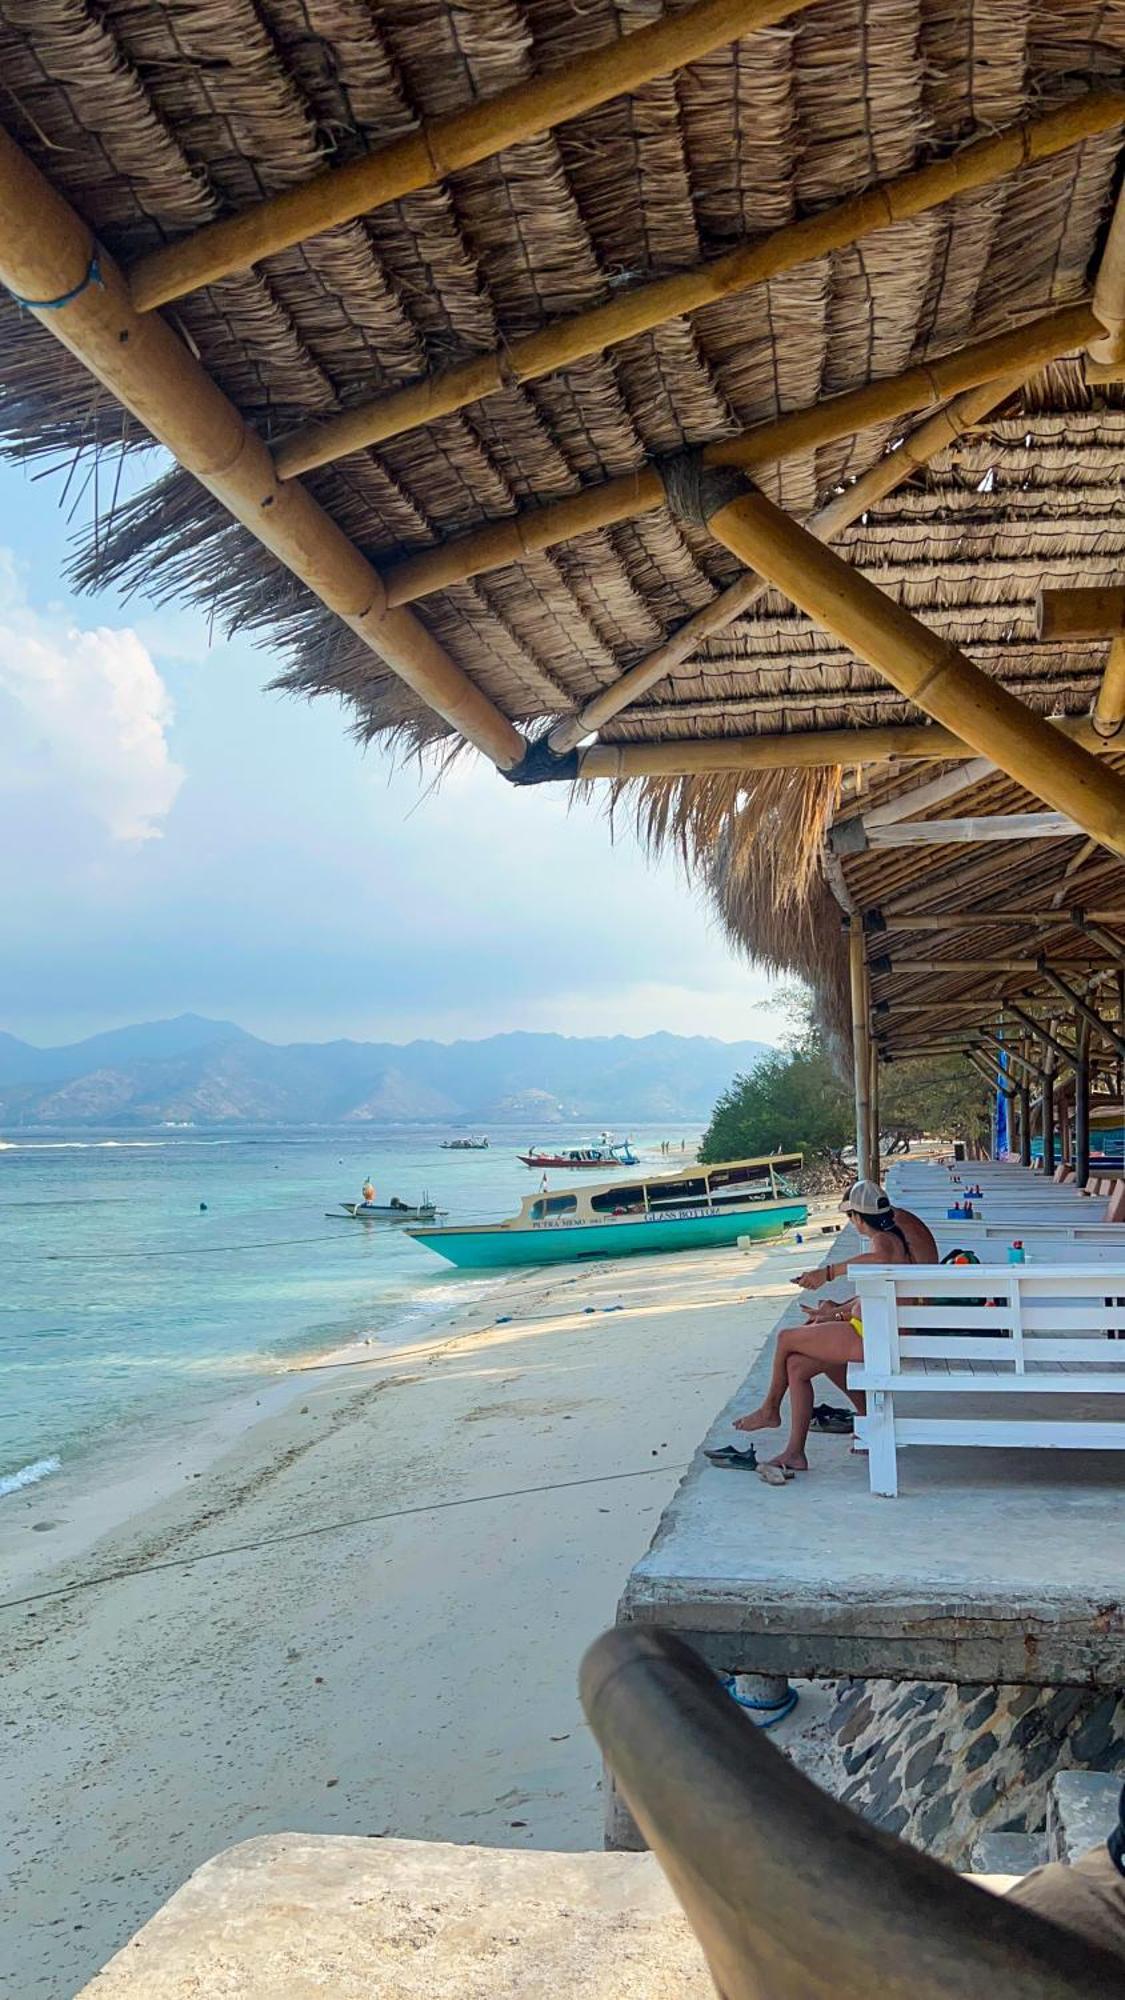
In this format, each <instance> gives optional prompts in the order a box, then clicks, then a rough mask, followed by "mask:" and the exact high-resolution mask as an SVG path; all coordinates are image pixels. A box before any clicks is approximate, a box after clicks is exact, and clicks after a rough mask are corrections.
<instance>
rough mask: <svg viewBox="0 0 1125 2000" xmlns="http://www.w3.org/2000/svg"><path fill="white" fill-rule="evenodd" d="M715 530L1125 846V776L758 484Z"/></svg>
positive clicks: (1097, 830) (1008, 764) (923, 701)
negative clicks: (898, 599) (893, 595)
mask: <svg viewBox="0 0 1125 2000" xmlns="http://www.w3.org/2000/svg"><path fill="white" fill-rule="evenodd" d="M708 526H709V528H710V531H711V533H712V534H713V535H714V536H715V537H716V538H717V539H718V540H719V541H721V542H722V543H723V545H724V547H725V548H728V549H730V551H731V553H732V554H733V555H736V556H737V557H738V558H739V560H740V561H741V562H743V563H745V564H746V565H747V567H748V568H752V569H756V570H757V571H758V572H759V574H760V575H763V576H768V577H769V579H770V581H771V583H774V584H776V585H777V587H778V588H779V589H780V590H783V591H784V592H785V594H786V596H787V597H789V598H791V599H792V601H793V603H794V604H797V605H799V606H800V608H801V609H802V610H803V611H805V612H806V613H807V614H808V615H809V617H811V618H813V619H815V620H816V621H817V622H818V623H819V624H820V625H822V626H823V627H825V628H826V629H827V630H828V631H830V632H834V633H835V634H836V636H837V637H838V638H840V639H842V640H843V641H844V643H845V645H847V646H850V647H851V649H852V651H853V652H854V653H856V654H857V655H858V656H859V658H860V659H862V660H866V661H867V662H868V664H869V665H871V666H873V667H877V668H878V669H879V671H880V672H881V673H882V674H883V675H884V676H885V678H886V679H887V680H888V681H890V682H891V684H892V686H894V687H897V688H898V689H899V692H900V693H901V694H904V695H905V696H906V697H907V699H908V700H910V701H913V702H916V703H917V704H918V706H919V707H920V708H922V709H924V710H925V711H926V713H927V714H928V715H930V716H932V717H933V719H934V720H935V721H936V722H940V723H943V724H944V725H945V726H946V727H947V728H950V729H953V730H955V731H956V733H957V734H958V735H959V736H960V737H961V738H962V740H963V741H965V742H967V743H968V744H969V745H970V746H971V748H972V749H973V750H975V751H976V752H977V753H978V754H979V755H980V756H982V757H990V758H991V759H992V761H993V763H994V764H997V765H998V766H999V768H1000V769H1001V770H1002V771H1006V772H1007V773H1008V776H1009V777H1011V778H1014V779H1015V780H1016V783H1017V784H1020V785H1023V786H1024V787H1025V788H1026V789H1027V790H1028V791H1030V792H1031V793H1033V794H1034V796H1035V797H1037V798H1040V799H1043V800H1044V801H1045V802H1046V804H1047V805H1049V806H1052V807H1053V808H1054V809H1055V810H1056V811H1057V812H1062V813H1066V814H1067V815H1068V816H1069V817H1070V818H1071V819H1073V820H1075V821H1077V823H1078V825H1079V826H1080V827H1081V828H1082V829H1083V831H1084V832H1086V833H1087V834H1089V835H1090V836H1091V838H1092V839H1095V840H1097V841H1099V842H1100V843H1101V844H1102V845H1103V846H1105V847H1108V848H1109V849H1110V850H1111V851H1112V852H1113V853H1115V854H1119V855H1125V778H1123V777H1121V776H1120V775H1119V774H1118V773H1117V772H1116V771H1113V770H1112V769H1110V768H1109V766H1108V765H1107V764H1106V763H1104V762H1101V761H1099V760H1098V758H1096V757H1093V756H1091V755H1090V753H1089V752H1088V751H1086V750H1084V749H1082V748H1081V747H1080V746H1079V745H1078V744H1077V743H1074V742H1072V741H1071V740H1070V739H1069V738H1068V737H1066V736H1064V735H1063V734H1062V732H1061V731H1060V730H1057V729H1052V728H1051V725H1050V723H1049V722H1045V721H1043V720H1042V719H1041V718H1040V717H1039V716H1037V715H1034V714H1033V713H1032V711H1031V710H1030V709H1028V708H1025V707H1024V706H1023V704H1022V703H1021V702H1019V701H1017V700H1016V699H1015V697H1014V696H1013V695H1010V694H1009V693H1008V692H1007V689H1006V688H1004V687H1002V686H1001V685H1000V684H999V682H997V681H993V680H990V679H989V677H988V675H987V674H984V673H982V672H981V670H980V668H979V667H977V666H975V665H974V663H973V662H972V660H970V659H969V658H968V657H967V655H966V654H964V653H962V652H961V651H960V650H959V649H958V648H957V647H956V646H954V645H952V644H951V643H950V642H949V641H948V640H945V639H942V638H939V637H938V636H937V634H936V633H933V632H931V631H929V630H928V629H927V627H926V626H925V625H923V624H922V622H921V620H920V619H917V618H915V617H914V616H913V614H912V613H911V612H909V611H908V610H906V608H905V606H903V605H901V604H896V603H895V602H894V601H893V599H891V598H889V597H887V596H885V595H884V593H883V592H882V591H881V590H879V589H878V588H877V587H876V585H875V584H873V583H871V582H870V581H869V579H868V578H867V577H865V576H863V575H862V574H861V573H860V572H859V571H858V570H855V569H852V568H851V567H850V566H849V564H847V563H845V562H843V561H841V559H840V557H839V556H837V555H835V554H833V552H832V551H831V550H830V549H828V548H826V547H825V546H824V544H823V543H822V542H819V541H818V540H817V539H816V537H815V536H814V535H810V534H809V533H808V531H807V529H805V528H802V527H800V526H799V525H798V523H797V522H796V521H792V520H790V519H789V517H788V516H787V515H786V514H784V513H783V512H782V511H781V509H780V508H779V507H775V506H774V505H773V503H772V501H770V500H767V499H766V497H765V495H764V494H762V493H751V494H747V495H745V496H743V497H741V498H739V499H736V500H733V501H730V502H728V503H727V505H725V506H720V507H719V508H718V509H717V511H715V512H713V513H712V514H711V515H710V517H709V521H708Z"/></svg>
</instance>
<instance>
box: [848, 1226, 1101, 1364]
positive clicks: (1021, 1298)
mask: <svg viewBox="0 0 1125 2000" xmlns="http://www.w3.org/2000/svg"><path fill="white" fill-rule="evenodd" d="M854 1279H855V1285H856V1290H857V1293H858V1295H859V1300H860V1314H861V1318H862V1320H863V1333H864V1358H865V1361H866V1362H867V1363H868V1364H871V1363H873V1362H875V1361H876V1359H878V1360H879V1362H880V1363H884V1362H886V1361H888V1360H889V1362H890V1365H891V1366H892V1367H897V1366H898V1365H899V1364H900V1363H901V1362H905V1361H925V1360H931V1361H940V1360H953V1361H959V1362H971V1361H988V1362H998V1363H1000V1364H1002V1365H1005V1366H1008V1367H1011V1368H1012V1369H1014V1370H1015V1372H1016V1373H1019V1372H1021V1371H1022V1369H1023V1368H1024V1366H1025V1364H1026V1363H1027V1362H1030V1361H1034V1362H1037V1363H1038V1362H1045V1363H1056V1364H1059V1365H1061V1366H1064V1367H1065V1366H1066V1365H1068V1364H1071V1363H1076V1362H1094V1363H1096V1364H1097V1365H1098V1366H1099V1367H1103V1368H1104V1367H1107V1366H1108V1367H1111V1368H1116V1367H1117V1366H1118V1365H1119V1366H1120V1367H1121V1369H1122V1391H1123V1393H1125V1256H1120V1257H1119V1258H1117V1259H1116V1260H1115V1261H1114V1262H1112V1263H1110V1262H1108V1261H1105V1260H1099V1261H1098V1262H1096V1263H1088V1264H1087V1263H1082V1264H1072V1263H1067V1264H1040V1263H1036V1264H1022V1265H1021V1264H984V1263H981V1264H932V1265H904V1264H897V1265H890V1266H887V1267H886V1268H885V1269H883V1270H878V1269H874V1268H868V1269H866V1270H865V1269H863V1267H859V1268H857V1269H856V1270H855V1272H854ZM962 1300H964V1301H965V1303H964V1304H962V1303H961V1301H962ZM982 1300H983V1301H985V1303H981V1301H982ZM1074 1384H1075V1388H1076V1389H1079V1388H1081V1378H1079V1377H1075V1378H1074ZM934 1386H935V1388H937V1387H938V1386H939V1383H938V1382H935V1384H934ZM1029 1386H1031V1387H1033V1386H1034V1384H1033V1383H1032V1384H1029Z"/></svg>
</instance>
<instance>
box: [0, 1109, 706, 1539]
mask: <svg viewBox="0 0 1125 2000" xmlns="http://www.w3.org/2000/svg"><path fill="white" fill-rule="evenodd" d="M440 1136H441V1135H440V1134H435V1135H433V1136H431V1135H430V1134H428V1133H426V1134H419V1133H417V1132H407V1131H396V1130H389V1131H373V1130H369V1129H365V1130H364V1132H363V1133H362V1134H357V1132H356V1130H355V1128H354V1127H350V1128H346V1129H343V1130H340V1131H336V1132H332V1131H316V1132H307V1131H288V1132H287V1131H273V1132H257V1133H239V1134H237V1135H235V1134H231V1133H230V1132H229V1131H228V1132H204V1131H194V1130H193V1131H190V1132H187V1131H183V1132H181V1131H164V1130H161V1131H158V1132H151V1133H132V1132H131V1133H128V1134H122V1133H121V1132H115V1133H100V1134H99V1133H91V1132H89V1131H84V1132H81V1133H74V1134H71V1135H66V1134H62V1133H53V1134H51V1135H50V1137H47V1136H42V1135H39V1136H31V1135H28V1136H23V1135H20V1134H15V1133H9V1134H7V1135H6V1136H5V1137H3V1138H0V1270H2V1272H3V1285H2V1288H0V1496H3V1495H4V1494H6V1493H7V1492H9V1491H12V1490H15V1482H17V1481H18V1482H22V1483H25V1484H26V1483H32V1482H34V1481H37V1480H39V1479H41V1478H43V1479H49V1478H50V1477H51V1474H52V1472H53V1471H54V1470H56V1469H57V1467H59V1466H62V1467H66V1468H68V1469H69V1468H71V1467H73V1466H75V1465H76V1464H77V1463H79V1462H80V1461H86V1462H89V1461H91V1460H92V1459H93V1458H94V1457H95V1455H97V1454H99V1453H100V1454H102V1455H104V1456H105V1457H107V1458H108V1457H110V1456H112V1455H115V1454H119V1453H121V1452H122V1451H123V1450H128V1448H129V1445H130V1441H131V1440H132V1439H138V1440H139V1439H143V1441H144V1442H145V1444H146V1445H151V1444H152V1443H153V1442H154V1441H159V1439H160V1438H161V1437H162V1436H164V1435H167V1436H168V1437H169V1438H171V1437H172V1436H174V1435H175V1433H176V1431H177V1429H178V1427H179V1426H180V1425H182V1423H183V1421H184V1418H185V1416H186V1415H189V1414H190V1415H192V1416H195V1417H198V1416H199V1415H200V1413H201V1412H204V1411H205V1408H206V1403H207V1399H208V1398H218V1397H227V1396H229V1394H230V1391H231V1389H232V1388H236V1387H237V1386H239V1385H240V1384H242V1385H243V1386H248V1385H250V1384H252V1382H253V1381H254V1378H255V1377H256V1376H258V1377H260V1375H261V1372H262V1369H263V1365H264V1364H266V1365H268V1364H269V1362H270V1361H271V1360H273V1359H275V1358H277V1357H284V1356H285V1355H286V1354H295V1353H299V1352H310V1351H315V1350H317V1349H326V1348H329V1347H337V1346H342V1345H344V1344H346V1343H348V1342H351V1341H357V1340H362V1339H363V1338H364V1337H365V1336H370V1335H375V1336H378V1335H380V1334H383V1333H384V1332H385V1331H386V1330H387V1329H388V1328H391V1327H393V1328H394V1330H395V1337H396V1338H406V1339H409V1337H410V1328H411V1323H412V1322H413V1323H414V1324H415V1325H416V1326H417V1328H418V1330H419V1332H421V1330H422V1329H423V1327H424V1325H425V1324H426V1323H427V1322H428V1321H429V1320H430V1319H431V1318H432V1316H433V1314H434V1313H435V1312H440V1311H442V1310H443V1309H445V1308H447V1307H452V1306H455V1305H456V1304H457V1303H458V1302H459V1301H460V1302H463V1303H468V1302H470V1301H471V1300H473V1299H475V1298H479V1297H480V1296H482V1295H483V1294H486V1293H487V1292H488V1291H489V1290H490V1289H492V1288H493V1287H494V1286H495V1285H496V1284H497V1283H499V1282H502V1279H497V1278H489V1277H486V1276H483V1275H481V1274H474V1273H465V1274H458V1273H456V1272H453V1271H451V1270H450V1267H449V1266H448V1265H447V1264H445V1263H443V1262H442V1261H441V1260H439V1259H438V1258H437V1257H435V1256H433V1255H432V1254H431V1253H429V1252H427V1251H425V1250H423V1249H422V1248H421V1247H420V1246H419V1245H417V1244H415V1243H412V1242H411V1241H410V1239H409V1237H407V1236H405V1235H404V1234H403V1232H402V1231H401V1230H399V1229H390V1228H384V1227H371V1226H368V1227H365V1226H361V1225H359V1224H356V1223H350V1222H332V1221H328V1220H326V1218H325V1209H326V1208H331V1207H332V1206H334V1205H335V1204H337V1203H339V1202H340V1201H343V1200H346V1199H355V1198H356V1197H357V1196H358V1194H359V1190H360V1187H361V1185H362V1183H363V1179H364V1176H365V1175H366V1174H367V1173H370V1174H371V1175H372V1177H373V1179H374V1182H375V1186H376V1188H377V1190H378V1193H379V1196H380V1199H383V1200H389V1198H390V1197H391V1195H394V1194H397V1195H399V1196H400V1197H401V1198H402V1199H404V1200H408V1201H413V1200H416V1199H418V1198H419V1197H420V1195H421V1193H422V1191H423V1189H428V1190H429V1193H430V1195H431V1197H432V1198H433V1199H434V1200H436V1201H437V1202H438V1203H439V1204H440V1206H441V1207H443V1208H447V1209H448V1210H449V1211H450V1216H451V1219H453V1220H456V1221H464V1222H470V1221H478V1220H486V1219H488V1218H492V1217H496V1216H500V1215H510V1214H512V1213H513V1212H514V1210H515V1207H516V1205H517V1203H518V1201H519V1198H520V1197H521V1196H522V1195H524V1194H527V1193H528V1192H529V1191H530V1189H531V1187H532V1185H533V1177H532V1176H531V1175H530V1174H529V1173H528V1170H527V1169H526V1168H525V1167H523V1166H521V1165H520V1163H519V1161H518V1159H517V1158H516V1146H517V1143H518V1144H520V1145H524V1144H526V1140H525V1136H524V1135H523V1134H522V1133H521V1134H519V1135H516V1134H513V1135H512V1136H511V1137H510V1138H504V1139H499V1140H498V1139H497V1137H496V1135H495V1134H494V1135H493V1146H492V1149H491V1150H490V1151H489V1152H487V1153H461V1154H449V1153H443V1152H442V1151H441V1150H440V1147H439V1138H440ZM555 1136H558V1137H560V1138H562V1137H564V1136H566V1137H573V1138H581V1137H585V1136H588V1134H587V1133H586V1132H584V1131H582V1130H579V1129H578V1128H575V1129H574V1130H573V1131H571V1130H568V1131H566V1133H565V1134H564V1133H558V1134H557V1135H556V1134H555V1133H554V1132H553V1133H552V1137H555ZM645 1136H646V1135H645V1134H643V1133H642V1134H639V1135H637V1137H638V1139H639V1141H640V1143H641V1144H642V1145H643V1144H644V1143H645ZM663 1136H665V1134H664V1133H660V1134H658V1135H655V1145H658V1144H659V1139H660V1138H661V1137H663ZM677 1136H679V1135H677ZM201 1201H205V1202H206V1203H207V1210H206V1213H201V1212H200V1206H199V1205H200V1202H201ZM0 1504H2V1497H0Z"/></svg>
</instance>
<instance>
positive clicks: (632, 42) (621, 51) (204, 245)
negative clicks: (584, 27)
mask: <svg viewBox="0 0 1125 2000" xmlns="http://www.w3.org/2000/svg"><path fill="white" fill-rule="evenodd" d="M793 9H794V0H699V3H698V4H697V5H696V6H694V7H689V8H685V10H684V11H683V12H682V13H677V14H672V15H666V16H665V17H664V19H663V20H660V21H657V22H655V23H653V24H652V25H651V26H649V27H645V28H638V29H637V30H636V32H635V33H634V34H626V35H622V36H621V37H620V38H619V39H618V40H617V41H614V42H609V43H607V44H606V45H605V46H604V47H602V48H599V49H592V50H591V51H590V53H589V54H588V55H585V56H579V57H577V58H576V59H575V60H574V61H573V62H569V63H567V64H566V65H565V67H561V68H558V69H552V70H548V71H547V72H546V73H545V74H544V75H542V76H533V77H529V78H528V79H527V81H526V82H522V83H516V84H513V85H511V87H510V88H509V89H507V90H502V91H498V92H497V94H496V95H495V96H494V97H487V98H485V99H484V100H483V102H480V103H476V104H468V105H465V106H464V107H463V108H462V109H461V110H459V111H450V112H446V114H445V115H444V116H443V117H440V118H434V119H432V120H430V121H429V122H427V123H426V124H423V125H420V126H419V128H418V130H417V131H415V132H411V133H408V134H407V135H406V136H405V137H404V138H402V139H396V140H394V141H393V142H392V143H391V145H389V146H384V147H382V148H381V149H380V150H379V151H378V152H377V153H368V154H365V155H364V157H363V158H362V159H359V160H350V161H348V163H347V164H346V165H345V166H342V167H331V168H329V169H328V171H327V172H325V173H321V174H316V175H315V176H314V177H313V178H312V179H311V180H308V181H303V182H301V184H300V185H299V186H298V187H294V188H287V189H286V190H285V192H284V193H283V194H277V195H272V196H270V197H269V198H267V199H266V200H264V201H260V202H256V203H255V204H254V206H253V207H252V208H247V209H243V210H242V212H241V213H240V214H238V215H231V216H227V217H225V218H224V219H223V220H222V221H221V222H210V223H207V224H205V225H204V227H203V228H202V229H197V230H196V231H195V232H194V234H193V235H191V236H187V237H183V238H181V240H180V241H179V242H178V243H170V244H168V245H166V246H165V247H164V248H162V249H160V250H154V251H152V252H150V254H149V255H148V256H146V257H141V258H138V260H137V262H136V264H134V266H133V268H132V271H131V272H130V274H129V276H130V286H131V292H132V298H133V303H134V305H135V306H136V307H137V310H138V311H139V312H151V310H152V309H153V307H154V306H162V305H166V304H167V303H168V301H169V300H170V299H178V298H182V297H183V295H184V293H185V292H193V291H196V290H197V289H198V288H199V286H200V285H210V284H213V283H214V282H215V280H216V279H217V278H226V277H229V276H230V274H231V272H232V271H246V270H249V268H250V266H251V265H252V264H257V263H259V262H260V261H261V259H262V258H263V257H269V256H272V254H273V253H274V251H276V250H285V249H287V248H288V247H289V245H290V244H292V243H300V242H302V241H303V240H304V238H306V237H308V236H317V235H319V233H320V231H321V230H322V229H331V228H333V227H335V225H336V224H337V223H341V222H350V221H351V220H352V219H353V217H355V216H357V215H369V214H370V212H371V210H372V209H374V208H382V207H384V206H385V204H386V203H387V202H390V201H398V200H400V199H401V197H402V196H403V195H405V194H414V193H416V192H417V191H418V189H419V188H427V187H436V186H437V185H438V184H439V183H440V182H441V181H443V180H444V179H445V178H446V176H447V175H448V174H452V173H456V172H457V171H458V169H459V168H464V167H471V166H475V165H476V163H477V162H478V161H479V160H487V159H489V158H490V157H491V156H492V155H493V154H494V153H500V152H503V151H504V150H505V148H506V147H508V146H515V145H518V144H519V143H520V141H521V140H524V139H533V138H535V136H536V135H537V134H538V133H540V132H546V131H549V130H550V128H551V126H552V125H558V124H561V123H562V121H563V120H564V119H569V118H578V117H580V116H581V115H582V113H583V112H584V111H592V110H593V109H594V108H595V107H596V106H597V105H599V104H606V103H608V102H609V100H610V99H611V98H614V97H621V96H623V95H624V94H625V93H626V92H629V91H633V90H637V89H638V88H639V87H640V85H641V84H644V83H648V82H650V81H651V80H652V78H653V77H657V76H667V75H669V74H670V72H671V71H673V70H677V69H682V68H683V67H684V65H685V64H686V63H691V62H694V61H695V60H696V59H697V58H698V57H699V56H703V55H707V54H708V53H709V52H710V50H712V49H716V48H721V47H722V46H723V45H724V43H726V42H732V41H734V40H736V39H737V37H739V36H741V35H745V34H749V33H751V32H752V31H753V30H754V29H756V28H768V27H772V26H773V25H774V24H775V23H776V22H778V21H783V20H784V19H785V17H786V15H787V14H791V13H792V12H793Z"/></svg>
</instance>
